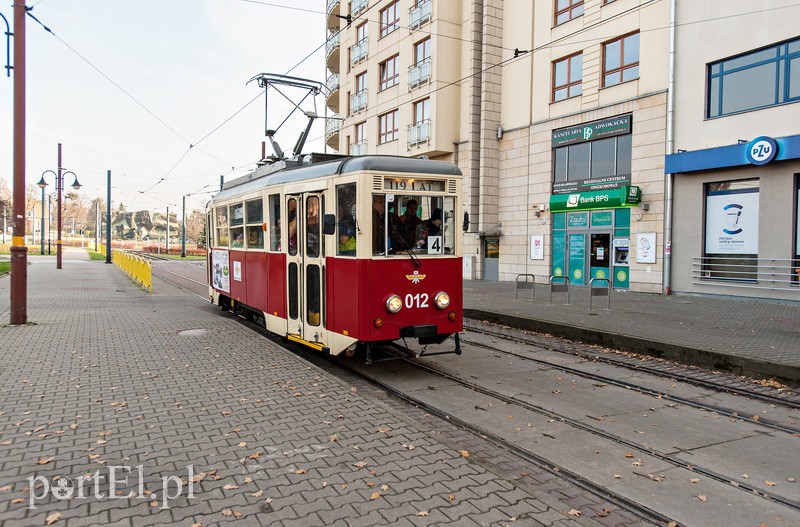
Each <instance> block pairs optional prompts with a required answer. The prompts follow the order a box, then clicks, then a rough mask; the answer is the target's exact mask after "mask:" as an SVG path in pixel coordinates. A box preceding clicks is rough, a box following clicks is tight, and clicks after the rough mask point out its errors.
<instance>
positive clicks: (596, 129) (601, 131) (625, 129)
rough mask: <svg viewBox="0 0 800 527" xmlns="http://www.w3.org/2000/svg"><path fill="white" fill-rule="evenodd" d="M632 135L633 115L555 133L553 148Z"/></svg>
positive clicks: (564, 129)
mask: <svg viewBox="0 0 800 527" xmlns="http://www.w3.org/2000/svg"><path fill="white" fill-rule="evenodd" d="M629 133H631V115H623V116H620V117H612V118H610V119H604V120H602V121H595V122H593V123H589V124H582V125H579V126H572V127H570V128H562V129H561V130H555V131H554V132H553V139H552V144H553V148H558V147H560V146H567V145H571V144H575V143H583V142H584V141H594V140H595V139H603V138H605V137H613V136H615V135H623V134H629Z"/></svg>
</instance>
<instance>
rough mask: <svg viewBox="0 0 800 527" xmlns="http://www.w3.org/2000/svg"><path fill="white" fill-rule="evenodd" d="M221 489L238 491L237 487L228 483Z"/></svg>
mask: <svg viewBox="0 0 800 527" xmlns="http://www.w3.org/2000/svg"><path fill="white" fill-rule="evenodd" d="M222 488H223V489H225V490H234V489H238V488H239V485H234V484H233V483H228V484H227V485H225V486H224V487H222Z"/></svg>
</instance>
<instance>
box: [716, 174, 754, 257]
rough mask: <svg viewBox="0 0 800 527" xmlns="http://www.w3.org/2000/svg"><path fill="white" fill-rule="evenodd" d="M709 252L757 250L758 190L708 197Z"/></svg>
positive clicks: (730, 252) (736, 252)
mask: <svg viewBox="0 0 800 527" xmlns="http://www.w3.org/2000/svg"><path fill="white" fill-rule="evenodd" d="M706 253H707V254H758V190H757V189H752V190H750V189H748V190H746V191H741V190H737V191H732V192H719V193H716V192H715V193H714V194H709V195H708V196H707V197H706Z"/></svg>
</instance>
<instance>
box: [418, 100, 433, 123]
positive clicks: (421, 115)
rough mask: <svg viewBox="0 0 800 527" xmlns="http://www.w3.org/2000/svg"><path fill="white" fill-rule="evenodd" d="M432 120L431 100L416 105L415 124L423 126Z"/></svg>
mask: <svg viewBox="0 0 800 527" xmlns="http://www.w3.org/2000/svg"><path fill="white" fill-rule="evenodd" d="M430 118H431V100H430V99H422V100H421V101H417V102H415V103H414V124H417V125H418V124H421V123H422V122H424V121H426V120H427V119H430Z"/></svg>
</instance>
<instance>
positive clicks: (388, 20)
mask: <svg viewBox="0 0 800 527" xmlns="http://www.w3.org/2000/svg"><path fill="white" fill-rule="evenodd" d="M398 4H399V2H398V1H395V2H392V3H391V4H390V5H389V7H387V8H386V9H382V10H381V38H383V37H385V36H386V35H388V34H389V33H392V32H393V31H395V30H397V29H398V28H399V27H400V13H399V11H398Z"/></svg>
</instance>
